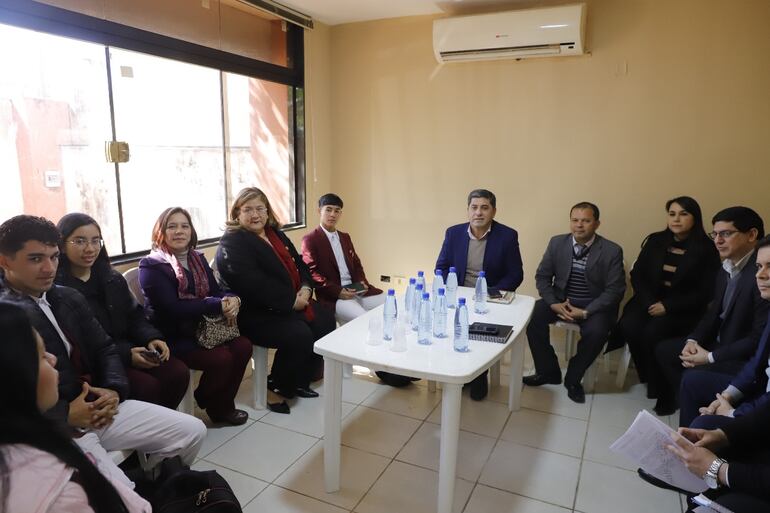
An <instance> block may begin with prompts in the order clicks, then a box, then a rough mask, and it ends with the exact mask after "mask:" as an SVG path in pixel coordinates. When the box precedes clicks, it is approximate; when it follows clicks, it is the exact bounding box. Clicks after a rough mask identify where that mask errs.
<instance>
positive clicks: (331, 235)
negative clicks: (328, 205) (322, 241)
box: [321, 226, 353, 287]
mask: <svg viewBox="0 0 770 513" xmlns="http://www.w3.org/2000/svg"><path fill="white" fill-rule="evenodd" d="M321 229H322V230H323V231H324V233H325V234H326V237H327V238H328V239H329V244H331V245H332V251H333V252H334V258H335V259H336V260H337V267H339V269H340V285H342V286H343V287H345V286H347V285H350V284H351V283H353V279H352V278H351V276H350V270H349V269H348V264H347V263H346V262H345V252H344V251H343V250H342V243H341V242H340V234H339V233H337V231H336V230H335V231H333V232H330V231H329V230H327V229H326V228H324V227H323V226H321Z"/></svg>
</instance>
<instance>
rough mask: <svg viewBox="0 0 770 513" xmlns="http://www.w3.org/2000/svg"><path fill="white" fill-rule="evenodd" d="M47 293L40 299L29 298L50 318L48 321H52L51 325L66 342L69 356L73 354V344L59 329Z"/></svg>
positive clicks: (65, 345)
mask: <svg viewBox="0 0 770 513" xmlns="http://www.w3.org/2000/svg"><path fill="white" fill-rule="evenodd" d="M46 294H47V293H46V292H43V295H42V296H40V297H35V296H29V297H31V298H32V299H33V300H34V301H35V303H37V306H38V307H40V310H42V311H43V313H44V314H45V316H46V317H48V320H49V321H51V324H53V327H54V329H55V330H56V332H57V333H58V334H59V336H60V337H61V340H62V342H64V347H65V348H66V349H67V354H72V344H71V343H70V341H69V340H67V337H66V336H64V332H63V331H62V330H61V328H60V327H59V323H58V321H57V320H56V317H54V315H53V310H51V303H49V302H48V300H47V299H46V298H45V295H46Z"/></svg>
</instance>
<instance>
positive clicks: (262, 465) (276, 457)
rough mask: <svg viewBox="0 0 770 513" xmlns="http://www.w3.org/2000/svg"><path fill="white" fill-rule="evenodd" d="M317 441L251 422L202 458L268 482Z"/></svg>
mask: <svg viewBox="0 0 770 513" xmlns="http://www.w3.org/2000/svg"><path fill="white" fill-rule="evenodd" d="M317 441H318V439H317V438H313V437H310V436H307V435H302V434H299V433H294V432H293V431H288V430H286V429H281V428H277V427H274V426H269V425H267V424H263V423H262V422H255V423H254V424H252V425H251V426H249V427H248V428H247V429H245V430H244V431H242V432H241V433H239V434H238V435H237V436H235V437H234V438H233V439H232V440H230V441H229V442H227V443H225V444H224V445H223V446H222V447H220V448H219V449H217V450H215V451H214V452H212V453H211V454H209V455H208V456H207V457H206V460H208V461H210V462H212V463H216V464H217V465H221V466H223V467H226V468H230V469H232V470H236V471H238V472H241V473H243V474H247V475H249V476H252V477H256V478H257V479H261V480H263V481H268V482H272V481H273V480H274V479H275V478H276V477H278V475H279V474H281V473H282V472H283V471H284V470H286V469H287V468H288V467H289V466H290V465H291V464H292V463H294V462H295V461H296V460H297V459H298V458H299V457H300V456H302V454H304V453H305V451H307V450H308V449H310V447H312V446H313V444H315V443H316V442H317Z"/></svg>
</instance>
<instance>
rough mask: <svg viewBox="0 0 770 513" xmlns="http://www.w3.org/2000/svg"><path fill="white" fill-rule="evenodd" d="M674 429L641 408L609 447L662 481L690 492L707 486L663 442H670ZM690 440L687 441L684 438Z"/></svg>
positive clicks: (702, 489) (667, 443)
mask: <svg viewBox="0 0 770 513" xmlns="http://www.w3.org/2000/svg"><path fill="white" fill-rule="evenodd" d="M673 431H674V430H673V429H671V428H670V427H669V426H668V425H666V424H665V423H664V422H663V421H661V420H660V419H658V418H657V417H655V416H654V415H652V414H651V413H650V412H648V411H647V410H642V411H640V412H639V414H638V415H637V416H636V419H634V422H633V423H632V424H631V426H630V427H629V428H628V430H627V431H626V432H625V433H623V435H621V437H620V438H618V439H617V440H615V443H613V444H612V445H611V446H610V450H611V451H612V452H614V453H616V454H620V455H621V456H624V457H626V458H628V459H630V460H632V461H634V462H635V463H636V464H637V465H639V466H640V467H641V468H642V469H643V470H644V471H646V472H647V473H648V474H652V475H653V476H655V477H657V478H658V479H660V480H662V481H665V482H666V483H668V484H670V485H673V486H676V487H677V488H681V489H683V490H687V491H689V492H692V493H697V492H702V491H704V490H706V489H708V485H706V482H705V481H704V480H703V479H701V478H700V477H697V476H695V475H694V474H693V473H692V472H690V471H689V470H687V467H685V465H684V463H682V462H681V461H680V460H679V458H677V457H676V455H675V454H674V453H672V452H671V451H669V450H668V449H666V446H668V445H672V444H673V443H674V441H673V439H672V438H671V433H672V432H673ZM687 443H690V442H687Z"/></svg>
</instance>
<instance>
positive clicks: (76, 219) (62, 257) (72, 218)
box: [56, 212, 112, 282]
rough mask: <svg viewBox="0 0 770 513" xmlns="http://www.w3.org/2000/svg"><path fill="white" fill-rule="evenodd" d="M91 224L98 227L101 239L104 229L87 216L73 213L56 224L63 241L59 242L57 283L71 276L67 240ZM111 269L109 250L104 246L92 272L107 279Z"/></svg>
mask: <svg viewBox="0 0 770 513" xmlns="http://www.w3.org/2000/svg"><path fill="white" fill-rule="evenodd" d="M89 224H92V225H94V226H96V229H97V230H99V237H101V236H102V228H101V227H100V226H99V223H97V222H96V220H95V219H94V218H93V217H91V216H89V215H87V214H81V213H80V212H73V213H71V214H67V215H65V216H64V217H62V218H61V219H59V222H58V223H57V224H56V227H57V228H58V229H59V233H61V241H60V242H59V251H60V254H59V269H58V270H57V271H56V274H57V282H58V281H59V280H60V279H63V278H64V277H65V276H68V275H69V274H70V260H69V258H67V248H66V247H65V245H66V244H67V238H68V237H69V236H70V235H72V232H74V231H75V230H77V229H78V228H80V227H81V226H88V225H89ZM111 268H112V267H111V265H110V257H109V255H108V254H107V248H106V247H104V246H102V248H101V250H100V251H99V255H98V256H97V257H96V261H94V265H93V268H92V272H94V273H95V274H96V275H97V276H99V278H100V279H106V277H107V276H109V273H110V269H111Z"/></svg>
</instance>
